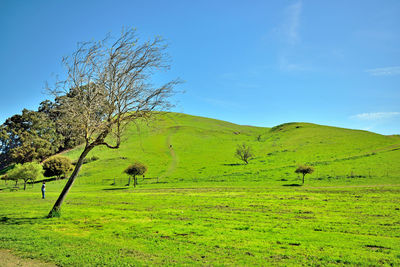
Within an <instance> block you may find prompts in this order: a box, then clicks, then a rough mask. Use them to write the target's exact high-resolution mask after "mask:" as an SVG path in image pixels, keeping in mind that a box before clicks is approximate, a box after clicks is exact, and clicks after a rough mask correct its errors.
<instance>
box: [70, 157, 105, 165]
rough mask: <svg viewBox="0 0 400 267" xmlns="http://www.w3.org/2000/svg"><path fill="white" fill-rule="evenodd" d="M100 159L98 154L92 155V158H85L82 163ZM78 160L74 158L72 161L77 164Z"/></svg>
mask: <svg viewBox="0 0 400 267" xmlns="http://www.w3.org/2000/svg"><path fill="white" fill-rule="evenodd" d="M99 159H100V158H99V157H98V156H91V157H90V158H84V159H83V162H82V164H86V163H90V162H93V161H96V160H99ZM77 162H78V160H74V162H72V165H76V163H77Z"/></svg>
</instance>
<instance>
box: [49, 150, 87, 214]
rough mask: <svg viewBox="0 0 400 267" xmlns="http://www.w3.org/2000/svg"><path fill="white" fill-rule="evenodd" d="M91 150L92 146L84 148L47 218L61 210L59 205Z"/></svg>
mask: <svg viewBox="0 0 400 267" xmlns="http://www.w3.org/2000/svg"><path fill="white" fill-rule="evenodd" d="M92 149H93V146H88V147H85V149H84V150H83V152H82V154H81V155H80V157H79V159H78V162H77V163H76V165H75V169H74V171H73V172H72V174H71V176H70V177H69V179H68V181H67V183H66V184H65V186H64V189H63V191H62V192H61V194H60V196H59V197H58V199H57V201H56V203H55V204H54V206H53V208H52V209H51V211H50V212H49V215H47V217H48V218H51V217H54V216H55V214H57V213H59V212H60V209H61V204H62V203H63V202H64V199H65V197H66V196H67V194H68V192H69V190H70V189H71V187H72V185H73V183H74V181H75V179H76V177H77V176H78V173H79V170H80V169H81V166H82V164H83V160H84V159H85V157H86V155H87V154H88V153H89V152H90V150H92Z"/></svg>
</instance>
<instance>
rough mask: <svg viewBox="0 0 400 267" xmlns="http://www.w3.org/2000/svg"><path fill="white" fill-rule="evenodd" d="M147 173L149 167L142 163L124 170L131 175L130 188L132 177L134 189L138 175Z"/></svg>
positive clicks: (136, 163)
mask: <svg viewBox="0 0 400 267" xmlns="http://www.w3.org/2000/svg"><path fill="white" fill-rule="evenodd" d="M146 171H147V167H146V166H145V165H144V164H143V163H140V162H135V163H134V164H132V165H129V166H128V168H126V169H125V170H124V173H126V174H128V175H129V180H128V186H129V185H130V184H131V177H132V178H133V187H136V185H137V184H138V183H137V177H136V176H137V175H143V174H145V173H146Z"/></svg>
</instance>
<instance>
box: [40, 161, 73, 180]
mask: <svg viewBox="0 0 400 267" xmlns="http://www.w3.org/2000/svg"><path fill="white" fill-rule="evenodd" d="M43 169H44V176H46V177H52V176H57V179H60V178H61V176H64V177H65V176H66V175H67V174H68V173H69V172H70V171H71V169H72V162H71V160H70V159H69V158H67V157H64V156H54V157H51V158H49V159H46V160H45V161H44V162H43Z"/></svg>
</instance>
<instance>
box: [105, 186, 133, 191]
mask: <svg viewBox="0 0 400 267" xmlns="http://www.w3.org/2000/svg"><path fill="white" fill-rule="evenodd" d="M126 189H129V187H116V188H104V189H103V190H106V191H114V190H126Z"/></svg>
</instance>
